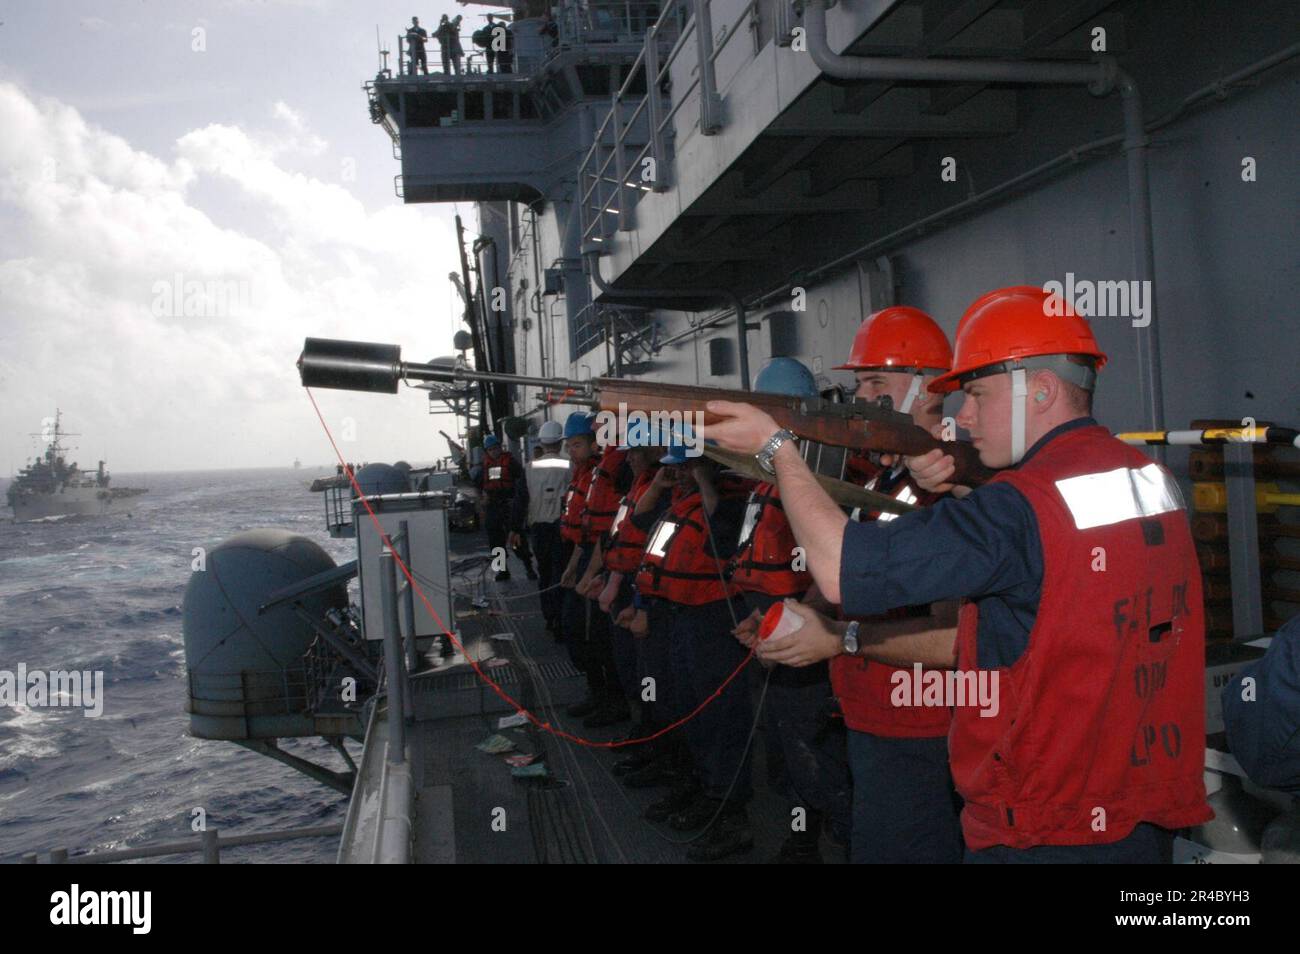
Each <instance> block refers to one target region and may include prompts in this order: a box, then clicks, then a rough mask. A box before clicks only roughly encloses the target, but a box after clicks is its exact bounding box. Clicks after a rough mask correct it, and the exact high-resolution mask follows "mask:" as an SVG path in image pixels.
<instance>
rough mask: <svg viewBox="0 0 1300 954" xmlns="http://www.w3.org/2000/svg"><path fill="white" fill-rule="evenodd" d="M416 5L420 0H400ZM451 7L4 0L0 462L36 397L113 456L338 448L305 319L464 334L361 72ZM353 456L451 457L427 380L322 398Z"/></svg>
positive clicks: (217, 458) (19, 442)
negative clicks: (305, 356)
mask: <svg viewBox="0 0 1300 954" xmlns="http://www.w3.org/2000/svg"><path fill="white" fill-rule="evenodd" d="M421 2H422V3H427V0H421ZM488 10H489V8H487V7H477V6H474V7H465V6H460V5H458V4H456V3H454V2H453V0H439V2H437V3H428V5H427V6H421V5H419V4H417V5H414V6H413V5H412V3H410V2H404V3H400V4H398V3H392V2H386V0H370V2H366V3H358V2H353V0H165V2H163V0H98V2H76V0H0V476H5V477H7V476H11V475H12V474H13V473H14V472H16V471H17V469H19V468H20V467H21V466H23V464H24V462H25V461H26V460H27V459H28V458H30V457H32V456H34V455H36V454H37V453H39V452H40V450H41V446H42V445H41V441H40V439H39V437H31V436H29V434H32V433H35V432H40V431H41V430H42V422H43V421H44V420H46V419H48V418H50V417H52V416H53V414H54V411H55V408H56V407H57V408H59V409H61V410H62V412H63V414H64V426H65V427H66V428H67V429H69V430H72V431H76V432H79V433H80V434H81V435H82V436H80V437H78V438H76V439H74V440H73V441H72V442H71V443H72V444H73V445H74V446H75V447H76V448H77V449H76V451H75V453H74V454H73V455H72V456H74V457H75V458H76V459H77V460H78V461H79V462H80V463H81V464H82V465H83V466H88V467H93V466H94V462H95V461H96V460H98V459H101V458H102V459H105V460H107V461H108V466H109V469H110V470H112V471H115V472H135V471H158V470H193V469H211V468H226V467H260V466H287V465H288V464H289V463H290V462H291V461H292V460H293V459H294V458H295V457H297V458H301V459H302V461H303V463H304V465H316V464H327V463H328V464H332V462H333V460H334V456H333V451H332V450H331V448H330V446H329V443H328V440H327V439H326V437H325V434H324V431H323V429H322V428H321V425H320V422H319V421H318V420H317V418H316V414H315V411H314V410H313V409H312V405H311V402H310V400H309V399H308V396H307V394H306V392H305V391H304V390H303V388H302V387H301V385H300V384H299V382H298V378H297V372H296V369H295V367H294V362H295V361H296V359H297V356H298V354H299V352H300V351H301V348H302V341H303V338H305V337H308V336H319V337H329V338H355V339H359V340H366V341H382V342H390V343H396V344H400V345H402V348H403V357H404V358H406V359H408V360H415V361H426V360H428V359H430V358H432V357H434V356H437V355H444V354H448V353H451V351H452V347H451V339H452V336H453V334H454V333H455V331H456V330H457V329H458V328H460V327H462V325H461V323H460V315H459V311H460V306H459V302H458V299H456V298H455V291H454V289H453V287H452V285H451V283H450V282H449V281H448V278H447V276H448V273H449V272H450V271H452V270H453V269H456V268H458V262H457V256H456V250H455V230H454V224H453V216H454V214H455V212H456V211H459V212H460V214H461V215H462V217H463V218H464V221H465V225H466V228H467V230H469V232H470V237H471V238H472V236H473V230H474V229H475V227H476V222H477V220H476V216H475V212H474V209H473V207H472V205H471V204H468V203H464V204H460V205H459V206H453V205H450V204H438V205H432V204H425V205H412V206H404V205H403V204H402V202H401V200H400V199H398V198H396V197H395V195H394V193H393V177H394V176H395V175H396V174H397V173H398V172H399V171H400V169H399V167H398V163H397V162H396V160H394V159H393V154H392V147H391V145H390V143H389V140H388V137H387V136H386V135H385V134H384V133H383V132H382V130H380V129H379V128H378V127H376V126H374V125H372V124H371V122H370V119H369V116H368V114H367V110H366V98H365V94H364V92H363V91H362V89H361V85H362V83H363V82H364V81H365V80H366V79H368V78H370V77H372V76H373V75H374V74H375V72H376V70H377V69H378V55H377V52H376V26H377V25H378V26H379V27H380V30H381V32H382V35H383V36H384V37H385V38H386V43H387V45H388V46H389V48H390V49H391V48H395V47H396V40H395V38H396V36H397V35H398V34H399V33H400V32H402V31H403V30H404V29H405V26H406V24H407V23H409V20H410V17H411V15H412V14H415V15H418V16H419V17H420V21H421V23H422V24H428V23H430V22H432V23H436V22H437V20H438V17H439V16H440V15H441V14H442V13H450V14H452V15H455V14H457V13H460V14H464V15H465V22H466V25H467V27H472V26H474V25H475V24H476V23H477V21H478V20H479V19H480V18H481V17H482V16H484V15H485V14H486V13H487V12H488ZM316 399H317V401H318V402H319V404H320V407H321V410H322V412H323V414H324V416H325V419H326V422H327V423H328V425H329V427H330V429H331V430H332V431H333V432H334V434H335V436H336V438H340V437H351V438H352V439H351V440H345V441H344V443H343V444H342V445H341V446H342V448H343V451H344V454H345V456H346V457H347V458H348V459H350V460H355V461H361V460H371V461H373V460H387V461H392V460H395V459H398V458H405V459H407V460H411V461H428V460H432V459H434V458H436V457H439V456H441V455H443V454H444V453H446V446H445V443H444V441H443V440H442V438H440V437H438V436H437V431H438V430H439V429H440V428H441V429H445V430H447V431H448V432H449V433H454V432H455V424H454V422H453V421H452V419H451V418H450V417H449V416H448V417H443V416H441V415H439V416H434V417H431V416H430V415H429V413H428V403H427V401H426V400H425V398H424V394H423V392H420V391H414V390H411V389H405V388H404V389H403V390H402V392H401V393H400V394H399V395H398V396H397V397H393V396H389V395H371V394H353V393H350V392H344V391H318V392H316Z"/></svg>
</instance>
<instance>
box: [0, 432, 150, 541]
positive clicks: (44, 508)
mask: <svg viewBox="0 0 1300 954" xmlns="http://www.w3.org/2000/svg"><path fill="white" fill-rule="evenodd" d="M32 436H34V437H48V440H49V443H48V444H46V446H45V452H44V453H43V454H42V455H41V456H40V457H38V458H37V459H36V460H35V461H32V462H31V463H29V464H28V465H27V466H26V467H24V468H23V469H22V470H20V471H19V472H18V475H17V476H16V477H15V478H14V480H13V482H12V483H11V484H10V485H9V489H8V492H7V494H6V497H7V500H8V503H9V507H10V508H11V509H12V510H13V514H14V520H17V521H29V520H43V519H45V518H47V517H66V516H78V515H81V516H86V515H89V516H94V515H99V514H105V513H108V512H109V510H110V508H111V507H112V505H113V501H114V500H115V499H117V498H118V497H131V496H135V495H137V494H142V493H145V492H146V491H145V490H144V489H142V488H135V487H120V488H113V487H110V486H109V483H110V481H111V480H112V478H111V477H110V475H109V473H108V471H107V470H105V469H104V462H103V461H102V460H101V461H100V462H99V466H98V468H97V469H96V470H94V471H84V470H82V469H81V468H79V467H78V466H77V462H76V461H72V462H71V463H69V462H68V459H67V450H66V449H65V448H64V447H63V439H64V438H65V437H72V436H75V435H72V434H69V433H68V432H67V431H64V430H63V413H62V411H59V410H56V411H55V412H54V424H53V427H52V428H51V429H49V430H48V431H47V432H46V433H42V434H34V435H32Z"/></svg>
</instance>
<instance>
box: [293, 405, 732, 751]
mask: <svg viewBox="0 0 1300 954" xmlns="http://www.w3.org/2000/svg"><path fill="white" fill-rule="evenodd" d="M303 390H304V391H306V392H307V397H308V399H310V401H311V406H312V408H313V410H315V411H316V417H317V419H319V420H320V426H321V427H322V428H323V429H324V431H325V436H326V438H328V439H329V442H330V447H332V448H333V449H334V456H335V457H337V458H338V461H339V463H340V464H341V465H342V466H343V473H345V474H347V477H348V481H349V482H350V483H351V484H352V490H353V493H354V494H355V495H356V496H357V498H358V499H359V500H360V501H361V505H362V506H363V507H365V508H366V514H367V515H368V516H369V517H370V520H371V522H372V523H373V524H374V526H375V530H376V531H377V532H378V533H379V537H380V539H382V540H383V541H384V548H385V549H386V550H387V551H388V552H389V553H391V554H392V555H393V560H394V562H396V564H397V566H398V568H399V569H401V571H402V575H403V576H404V577H406V582H407V584H408V585H409V586H410V587H411V588H412V590H413V591H414V592H415V594H416V595H417V596H418V597H419V598H420V602H421V603H423V604H424V608H425V609H426V610H427V611H428V613H429V615H430V616H432V617H433V619H434V622H436V623H437V624H438V628H439V629H441V630H442V634H443V635H444V636H446V637H447V638H448V639H450V640H451V642H452V645H453V646H455V647H456V649H457V650H459V651H460V653H461V655H463V656H464V657H465V661H466V662H468V663H469V664H470V667H471V668H472V669H473V670H474V673H475V675H477V676H478V678H479V679H481V680H482V681H483V682H484V683H486V684H487V685H488V687H489V688H491V690H492V691H493V692H495V693H496V694H497V696H498V697H499V698H500V699H501V700H502V701H503V702H505V703H506V705H508V706H510V708H512V709H514V710H515V713H516V714H517V715H521V716H523V717H524V718H525V719H527V720H528V721H529V722H531V723H532V724H533V725H535V726H537V728H539V729H541V730H542V731H544V732H549V733H550V734H551V735H553V736H555V737H556V738H560V739H564V740H566V741H569V742H574V743H576V744H578V745H585V746H587V747H589V748H593V749H618V748H622V747H624V746H628V745H641V744H642V743H645V742H653V741H654V740H655V739H658V738H660V737H661V736H665V735H667V734H668V733H669V732H672V731H674V730H675V729H678V728H681V727H682V726H684V725H685V724H686V723H688V722H690V721H691V720H692V719H694V718H695V717H696V716H698V715H699V714H700V713H701V712H703V711H704V709H705V708H706V707H707V706H709V705H710V704H711V703H713V702H714V701H715V700H716V699H717V698H718V697H719V696H721V695H722V692H723V690H725V689H726V688H727V686H729V685H730V684H731V683H732V681H733V680H734V679H735V678H736V677H737V676H739V675H740V673H741V672H742V671H743V670H744V669H745V667H746V666H748V665H749V661H750V660H751V659H753V658H754V650H752V649H751V650H750V651H749V653H748V654H747V655H746V656H745V658H744V659H743V660H741V662H740V665H738V666H737V667H736V668H735V669H734V670H732V672H731V675H729V676H727V678H726V679H724V680H723V681H722V684H721V685H720V686H718V688H717V689H715V690H714V691H713V692H712V693H710V694H709V696H708V697H707V698H705V699H704V700H703V701H702V702H701V703H700V704H699V705H698V706H696V707H695V708H694V709H693V710H691V711H690V712H689V713H687V714H686V715H684V716H682V717H681V718H680V719H678V720H677V721H676V722H672V723H670V724H669V725H666V726H664V727H663V728H662V729H659V730H658V731H656V732H653V733H651V734H650V735H647V736H642V737H641V738H637V739H624V740H622V741H617V742H615V741H610V742H602V741H598V740H596V739H586V738H583V737H582V736H580V735H574V734H573V733H572V732H569V731H567V730H565V729H562V728H560V727H559V726H554V725H552V724H551V723H550V722H549V721H546V720H544V719H542V718H540V717H538V716H536V715H534V714H533V713H532V712H530V711H529V710H528V709H526V708H524V706H523V705H521V704H520V703H519V702H518V701H517V700H516V699H515V698H514V697H513V696H511V695H510V694H509V693H508V692H506V691H505V690H504V689H503V688H501V686H500V685H499V684H498V683H497V682H496V681H495V680H494V679H493V678H492V677H491V676H489V675H488V674H487V673H486V672H484V671H483V669H482V668H481V667H480V666H479V664H478V661H477V660H476V659H474V658H472V657H471V656H470V655H469V654H468V653H466V652H465V647H464V646H462V645H461V643H460V640H458V639H457V638H456V636H455V634H454V633H452V632H451V631H450V630H449V629H447V624H446V623H444V622H443V621H442V618H441V617H440V616H439V615H438V611H437V610H435V609H434V608H433V605H432V604H431V603H430V602H429V599H428V597H426V596H425V595H424V590H423V588H422V587H421V586H420V584H419V583H417V582H416V580H415V577H414V576H412V575H411V571H410V569H409V568H408V567H407V565H406V564H405V563H404V562H403V561H402V558H401V556H400V555H399V554H398V552H397V548H396V547H394V546H393V541H392V540H390V539H389V537H388V534H387V533H385V532H384V528H383V525H382V524H381V523H380V522H379V518H378V517H377V516H375V512H374V510H372V509H371V507H370V501H368V500H367V499H366V497H365V494H363V493H362V492H361V486H360V485H359V484H358V483H357V478H356V475H355V474H354V473H353V472H352V468H351V467H349V466H348V465H347V461H345V460H344V459H343V454H342V452H341V451H340V450H339V445H338V443H337V442H336V441H335V440H334V435H333V434H332V433H330V429H329V425H328V424H326V423H325V416H324V415H323V414H322V413H321V410H320V405H319V404H317V403H316V396H315V395H314V394H312V393H311V388H303ZM639 638H640V637H639Z"/></svg>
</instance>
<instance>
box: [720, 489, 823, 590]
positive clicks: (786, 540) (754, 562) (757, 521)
mask: <svg viewBox="0 0 1300 954" xmlns="http://www.w3.org/2000/svg"><path fill="white" fill-rule="evenodd" d="M795 548H796V541H795V538H794V531H793V530H791V529H790V521H789V520H788V519H787V518H786V515H785V508H784V507H783V506H782V504H781V493H780V490H779V489H778V488H777V487H776V486H775V485H774V484H770V483H762V484H759V485H758V486H757V487H755V488H754V491H753V493H751V494H750V497H749V503H748V505H747V506H746V508H745V522H744V524H743V525H742V527H741V531H740V542H739V545H738V546H737V548H736V554H735V556H734V557H732V559H731V562H730V563H729V565H728V567H727V571H728V575H729V576H730V578H731V580H732V582H734V583H735V584H736V585H737V586H739V587H740V588H741V589H742V590H746V591H748V592H754V593H765V594H767V595H768V596H780V597H784V596H798V595H801V594H802V593H803V592H804V591H806V590H807V589H808V587H809V586H811V585H812V575H811V574H809V573H808V571H807V570H796V569H794V559H795Z"/></svg>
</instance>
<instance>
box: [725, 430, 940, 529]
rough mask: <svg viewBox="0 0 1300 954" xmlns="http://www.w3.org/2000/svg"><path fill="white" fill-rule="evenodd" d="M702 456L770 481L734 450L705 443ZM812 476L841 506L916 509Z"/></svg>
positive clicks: (893, 510) (751, 458)
mask: <svg viewBox="0 0 1300 954" xmlns="http://www.w3.org/2000/svg"><path fill="white" fill-rule="evenodd" d="M704 456H705V457H708V458H709V459H710V460H716V461H717V462H718V463H719V464H721V465H722V466H723V467H726V468H728V469H730V470H734V471H735V472H736V473H738V474H744V475H745V476H746V477H752V478H754V479H755V480H762V481H770V480H772V475H771V474H766V473H764V472H763V468H761V467H759V466H758V459H757V458H755V457H754V456H753V455H751V454H741V453H739V452H737V451H729V450H723V449H722V448H721V447H710V446H708V445H707V444H706V445H704ZM813 476H814V477H816V478H817V483H819V484H821V485H822V489H823V490H824V491H826V493H827V495H828V496H829V497H830V498H831V499H832V500H834V501H835V502H836V503H837V504H839V505H840V506H841V507H861V508H862V509H863V510H882V511H884V512H885V513H907V512H909V511H911V510H915V509H916V506H915V505H913V504H909V503H903V501H901V500H895V499H894V498H893V497H890V496H889V495H887V494H881V493H877V492H876V491H874V490H867V489H866V488H864V487H859V486H858V485H857V484H851V483H849V482H848V481H846V480H836V479H835V478H834V477H827V476H826V475H825V474H813Z"/></svg>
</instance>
